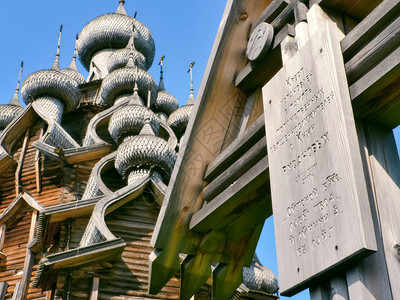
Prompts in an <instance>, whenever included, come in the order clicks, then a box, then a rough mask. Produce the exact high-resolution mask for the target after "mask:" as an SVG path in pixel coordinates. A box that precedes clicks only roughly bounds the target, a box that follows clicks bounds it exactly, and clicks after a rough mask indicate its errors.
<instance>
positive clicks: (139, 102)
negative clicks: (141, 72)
mask: <svg viewBox="0 0 400 300" xmlns="http://www.w3.org/2000/svg"><path fill="white" fill-rule="evenodd" d="M138 91H139V88H138V85H137V82H136V81H135V87H134V88H133V95H132V98H131V100H129V104H130V105H135V104H136V105H143V102H142V100H141V99H140V96H139V93H138Z"/></svg>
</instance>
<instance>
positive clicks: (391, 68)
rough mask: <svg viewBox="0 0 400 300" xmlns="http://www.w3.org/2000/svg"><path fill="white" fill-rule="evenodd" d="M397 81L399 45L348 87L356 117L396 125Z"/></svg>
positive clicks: (385, 124)
mask: <svg viewBox="0 0 400 300" xmlns="http://www.w3.org/2000/svg"><path fill="white" fill-rule="evenodd" d="M399 82H400V47H399V48H397V49H396V50H395V51H393V52H392V53H391V54H389V55H388V56H387V57H385V58H384V59H383V60H382V61H381V62H379V63H378V64H377V65H376V66H375V67H373V68H372V69H371V70H370V71H369V72H367V73H366V74H365V75H364V76H362V77H361V78H360V79H359V80H357V81H356V82H355V83H354V84H352V85H351V86H350V87H349V90H350V95H351V98H352V101H353V108H354V113H355V114H356V116H357V117H360V118H370V119H373V121H375V122H378V123H380V124H382V125H384V126H386V127H389V128H391V129H393V128H395V127H396V126H398V125H399V124H400V120H399V119H398V117H397V111H398V109H395V110H394V108H398V104H397V103H396V101H395V100H396V99H397V98H398V97H399V96H400V89H398V85H399ZM383 111H384V112H385V113H383Z"/></svg>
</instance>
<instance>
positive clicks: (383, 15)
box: [340, 0, 400, 62]
mask: <svg viewBox="0 0 400 300" xmlns="http://www.w3.org/2000/svg"><path fill="white" fill-rule="evenodd" d="M399 9H400V1H399V0H394V1H387V0H386V1H382V3H381V4H379V5H378V6H377V7H376V8H375V9H374V10H373V11H372V12H371V13H370V14H369V15H368V16H367V17H365V18H364V19H363V20H362V21H361V22H360V23H359V24H358V25H357V26H356V27H355V28H354V29H353V30H351V31H350V32H349V34H347V35H346V36H345V37H344V38H343V39H342V41H341V42H340V44H341V46H342V52H343V58H344V60H345V61H346V62H347V61H348V60H349V59H350V58H351V57H353V56H354V55H355V54H357V53H358V51H359V50H360V49H361V48H362V47H363V46H364V45H365V44H366V43H368V41H370V40H371V39H372V38H374V37H375V36H376V34H377V33H379V32H381V30H382V28H383V27H384V26H385V25H386V24H388V23H389V22H390V21H391V20H393V19H395V18H396V17H397V16H398V11H399Z"/></svg>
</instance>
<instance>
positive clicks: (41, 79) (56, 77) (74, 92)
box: [21, 25, 81, 114]
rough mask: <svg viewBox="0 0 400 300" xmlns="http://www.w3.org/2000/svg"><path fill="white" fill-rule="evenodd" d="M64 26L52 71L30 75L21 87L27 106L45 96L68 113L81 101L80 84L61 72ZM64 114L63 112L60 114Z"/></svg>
mask: <svg viewBox="0 0 400 300" xmlns="http://www.w3.org/2000/svg"><path fill="white" fill-rule="evenodd" d="M61 32H62V25H61V27H60V33H59V36H58V46H57V54H56V58H55V60H54V63H53V67H52V68H51V69H50V70H41V71H38V72H35V73H33V74H30V75H29V76H28V77H27V78H26V79H25V81H24V83H23V84H22V86H21V96H22V99H23V100H24V102H25V103H26V104H28V103H30V102H32V101H34V100H35V99H37V98H41V97H43V96H51V97H52V98H53V99H58V100H59V101H61V102H62V104H63V110H64V111H66V112H69V111H72V110H74V109H75V108H76V107H77V106H78V104H79V101H80V98H81V92H80V90H79V87H78V82H77V81H76V80H74V79H73V78H72V77H70V76H68V75H66V74H65V73H62V72H61V71H60V64H59V59H60V40H61ZM60 113H61V114H62V112H60Z"/></svg>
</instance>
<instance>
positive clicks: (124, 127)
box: [108, 85, 160, 143]
mask: <svg viewBox="0 0 400 300" xmlns="http://www.w3.org/2000/svg"><path fill="white" fill-rule="evenodd" d="M130 98H131V100H130V104H129V105H127V106H124V107H121V108H120V109H119V110H118V111H116V112H115V113H114V114H113V115H112V116H111V119H110V122H109V123H108V132H109V133H110V135H111V137H112V138H113V139H114V141H115V142H116V143H121V139H122V138H124V137H125V136H126V135H136V134H138V133H139V132H140V131H141V129H142V128H143V126H144V125H145V123H146V120H148V121H149V124H150V126H151V128H152V130H153V132H155V133H158V131H159V128H160V121H159V120H158V118H157V117H156V115H155V114H154V113H153V112H152V111H151V110H150V109H148V108H147V107H145V106H143V105H140V103H138V102H139V101H142V100H141V99H139V95H138V93H137V86H136V85H135V90H134V93H133V96H131V97H130ZM138 100H139V101H138ZM131 103H132V104H131Z"/></svg>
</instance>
